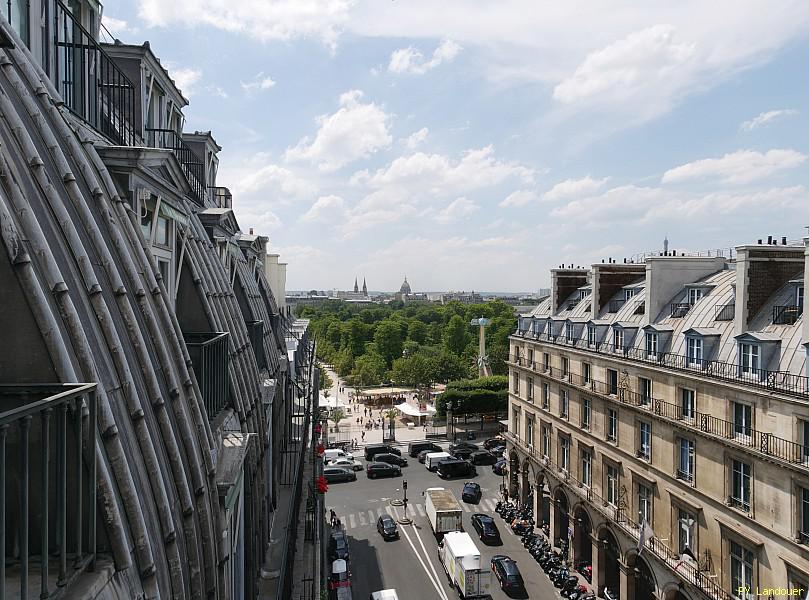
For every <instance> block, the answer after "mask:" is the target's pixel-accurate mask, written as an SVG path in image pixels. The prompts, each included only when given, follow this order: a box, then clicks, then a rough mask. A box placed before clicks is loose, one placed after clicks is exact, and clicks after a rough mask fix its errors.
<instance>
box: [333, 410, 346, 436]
mask: <svg viewBox="0 0 809 600" xmlns="http://www.w3.org/2000/svg"><path fill="white" fill-rule="evenodd" d="M345 418H346V414H345V413H344V412H343V409H342V408H335V409H334V410H333V411H331V415H329V420H330V421H331V422H332V423H334V431H335V432H336V431H339V430H340V421H342V420H343V419H345Z"/></svg>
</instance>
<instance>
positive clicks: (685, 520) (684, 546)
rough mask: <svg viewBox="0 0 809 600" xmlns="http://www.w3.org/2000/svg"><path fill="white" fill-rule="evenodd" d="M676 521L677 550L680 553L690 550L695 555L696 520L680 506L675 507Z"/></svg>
mask: <svg viewBox="0 0 809 600" xmlns="http://www.w3.org/2000/svg"><path fill="white" fill-rule="evenodd" d="M677 523H678V524H679V526H680V527H679V529H680V531H679V538H678V539H679V543H680V547H679V552H680V554H682V553H683V552H685V551H686V550H688V551H689V552H691V553H692V554H693V555H694V556H696V555H697V553H696V549H697V539H696V533H697V520H696V519H695V518H694V515H693V514H691V513H690V512H688V511H687V510H683V509H682V508H680V509H677Z"/></svg>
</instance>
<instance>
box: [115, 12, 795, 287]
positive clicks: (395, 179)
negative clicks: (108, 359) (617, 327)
mask: <svg viewBox="0 0 809 600" xmlns="http://www.w3.org/2000/svg"><path fill="white" fill-rule="evenodd" d="M104 24H105V26H106V27H107V29H108V30H109V31H110V32H111V33H112V34H113V35H114V36H115V37H117V38H118V39H120V40H121V41H123V42H124V43H133V44H140V43H142V42H143V41H144V40H149V41H150V43H151V47H152V50H153V51H154V52H155V54H156V55H157V56H158V57H159V58H160V59H161V61H162V63H163V65H165V66H166V67H167V68H168V70H169V73H170V75H171V76H172V77H173V78H174V79H175V81H176V83H177V85H178V87H179V88H180V89H181V90H182V92H183V94H184V95H185V96H186V97H187V98H188V99H189V106H188V107H186V108H185V110H184V112H185V115H186V131H193V130H211V131H212V132H213V135H214V137H215V139H216V140H217V142H218V143H219V144H220V145H221V146H222V148H223V150H222V152H221V153H220V169H219V177H218V184H219V185H224V186H227V187H229V188H230V189H231V191H232V192H233V194H234V209H235V212H236V216H237V219H238V222H239V225H240V227H241V229H242V230H243V231H247V230H248V229H249V228H251V227H252V228H253V229H254V231H255V233H260V234H262V235H266V236H268V237H269V238H270V246H269V248H270V251H271V252H275V253H279V254H280V255H281V259H280V260H281V261H282V262H284V261H285V262H287V263H288V267H287V289H289V290H308V289H319V290H326V289H333V288H337V289H349V288H350V287H353V283H354V278H355V277H359V280H360V283H361V282H362V278H363V277H365V278H366V280H367V282H368V287H369V289H370V290H378V291H393V290H398V288H399V286H400V284H401V282H402V279H403V278H404V276H405V275H407V279H408V281H409V282H410V284H411V286H412V288H413V291H438V290H467V291H468V290H471V289H474V290H486V291H503V292H506V291H511V292H533V291H536V290H538V289H539V288H544V287H548V286H549V282H550V274H549V270H550V269H551V268H554V267H556V266H559V265H560V264H562V263H564V264H575V265H588V264H592V263H596V262H601V260H602V259H606V258H608V257H612V258H614V259H617V260H619V261H621V260H622V259H623V258H624V257H632V256H633V255H635V254H637V253H641V252H648V251H654V250H659V249H660V248H661V247H662V243H663V238H664V237H668V239H669V240H670V247H671V248H676V249H680V250H690V251H696V250H707V249H718V248H729V247H733V246H737V245H740V244H745V243H755V241H756V240H757V239H759V238H762V237H764V238H766V237H767V235H773V236H777V237H778V238H780V237H781V236H787V237H788V238H789V239H790V240H800V239H801V238H802V237H803V236H804V235H806V233H807V230H806V227H805V226H809V194H808V193H807V191H808V190H807V188H808V187H809V177H808V176H807V173H808V171H807V168H808V167H809V161H807V156H809V102H807V100H809V78H807V77H806V64H807V61H808V60H809V37H808V36H807V33H809V2H805V1H802V0H798V1H789V0H766V1H764V0H745V2H738V1H737V0H712V1H711V2H704V1H694V0H681V1H679V2H670V1H654V0H649V1H647V2H642V3H641V2H634V1H618V0H588V1H576V0H568V1H566V2H543V1H539V0H500V1H499V2H491V1H490V0H441V1H440V2H436V0H172V1H171V2H165V1H164V0H127V1H124V0H109V1H108V2H106V3H105V7H104Z"/></svg>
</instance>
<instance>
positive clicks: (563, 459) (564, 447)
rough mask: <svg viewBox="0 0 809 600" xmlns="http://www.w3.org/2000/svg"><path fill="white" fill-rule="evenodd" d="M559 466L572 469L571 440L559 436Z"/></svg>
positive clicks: (566, 469) (564, 469) (563, 468)
mask: <svg viewBox="0 0 809 600" xmlns="http://www.w3.org/2000/svg"><path fill="white" fill-rule="evenodd" d="M559 467H560V468H561V469H562V470H563V471H569V470H570V440H569V439H567V438H566V437H563V438H559Z"/></svg>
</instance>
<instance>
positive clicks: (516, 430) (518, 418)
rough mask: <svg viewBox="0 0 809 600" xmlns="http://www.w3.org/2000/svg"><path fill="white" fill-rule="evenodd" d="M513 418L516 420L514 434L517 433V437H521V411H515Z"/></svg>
mask: <svg viewBox="0 0 809 600" xmlns="http://www.w3.org/2000/svg"><path fill="white" fill-rule="evenodd" d="M512 420H513V421H514V427H513V430H514V435H516V436H517V439H519V438H520V411H519V410H515V411H514V416H513V417H512Z"/></svg>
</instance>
